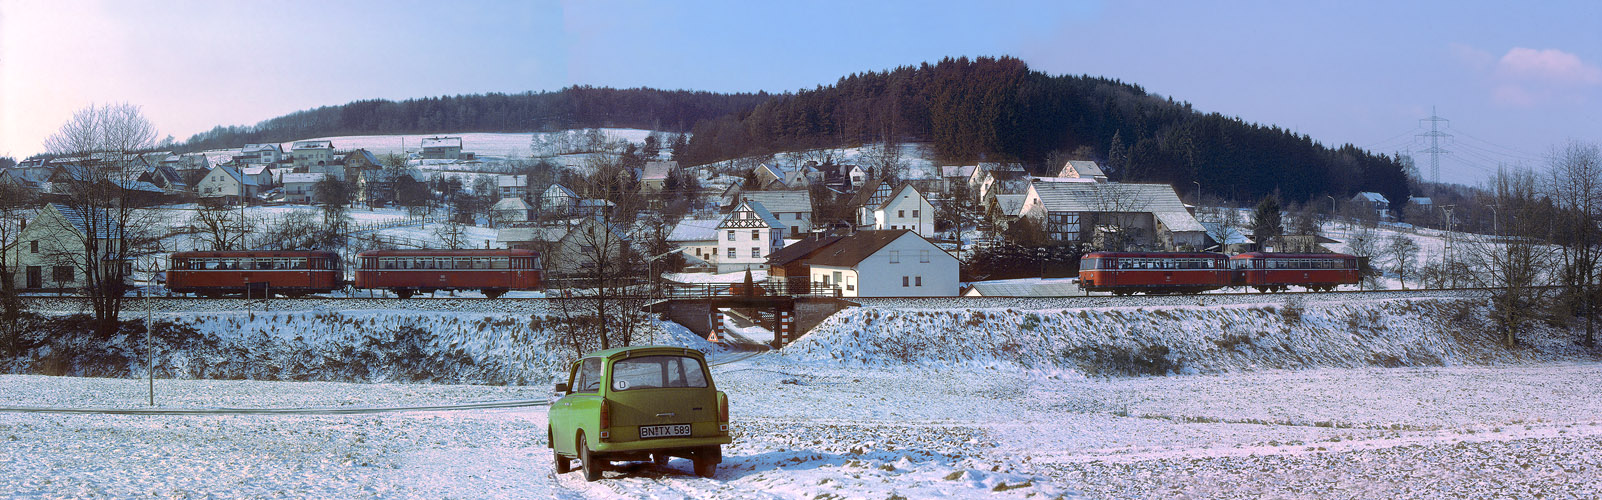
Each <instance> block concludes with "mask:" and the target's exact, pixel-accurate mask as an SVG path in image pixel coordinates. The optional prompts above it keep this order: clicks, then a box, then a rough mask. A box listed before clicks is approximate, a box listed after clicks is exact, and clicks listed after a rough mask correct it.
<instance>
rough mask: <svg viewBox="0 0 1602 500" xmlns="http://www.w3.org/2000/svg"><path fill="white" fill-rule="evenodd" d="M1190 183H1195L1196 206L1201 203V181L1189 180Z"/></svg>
mask: <svg viewBox="0 0 1602 500" xmlns="http://www.w3.org/2000/svg"><path fill="white" fill-rule="evenodd" d="M1190 183H1191V184H1195V185H1196V206H1198V207H1199V206H1201V204H1202V199H1201V197H1202V193H1201V181H1190Z"/></svg>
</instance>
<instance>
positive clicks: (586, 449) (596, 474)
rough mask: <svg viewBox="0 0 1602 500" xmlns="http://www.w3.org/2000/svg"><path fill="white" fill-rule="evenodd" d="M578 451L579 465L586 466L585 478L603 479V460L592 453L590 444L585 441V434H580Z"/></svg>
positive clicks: (590, 479) (589, 479) (592, 479)
mask: <svg viewBox="0 0 1602 500" xmlns="http://www.w3.org/2000/svg"><path fill="white" fill-rule="evenodd" d="M578 452H579V467H583V468H584V480H585V481H599V480H600V479H601V461H600V460H597V459H596V458H595V456H594V455H591V454H590V445H588V444H585V443H584V435H583V434H579V439H578Z"/></svg>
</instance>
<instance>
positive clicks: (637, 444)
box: [590, 435, 734, 453]
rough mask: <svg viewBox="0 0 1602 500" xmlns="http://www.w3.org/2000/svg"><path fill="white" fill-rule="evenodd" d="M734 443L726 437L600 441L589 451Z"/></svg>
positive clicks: (653, 448)
mask: <svg viewBox="0 0 1602 500" xmlns="http://www.w3.org/2000/svg"><path fill="white" fill-rule="evenodd" d="M732 442H734V439H733V438H731V437H729V436H728V435H722V436H706V437H683V438H658V439H642V440H635V441H624V442H612V441H602V442H601V443H600V444H597V445H595V449H593V450H590V451H594V452H597V453H616V452H626V451H648V450H668V449H675V448H698V447H702V446H715V445H724V444H729V443H732Z"/></svg>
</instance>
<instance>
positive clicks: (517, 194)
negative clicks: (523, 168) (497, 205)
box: [495, 175, 528, 200]
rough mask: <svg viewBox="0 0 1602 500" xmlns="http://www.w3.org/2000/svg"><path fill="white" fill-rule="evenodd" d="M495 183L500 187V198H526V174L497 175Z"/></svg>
mask: <svg viewBox="0 0 1602 500" xmlns="http://www.w3.org/2000/svg"><path fill="white" fill-rule="evenodd" d="M495 185H496V187H498V188H500V196H501V199H503V200H504V199H506V198H527V197H528V176H526V175H497V176H495Z"/></svg>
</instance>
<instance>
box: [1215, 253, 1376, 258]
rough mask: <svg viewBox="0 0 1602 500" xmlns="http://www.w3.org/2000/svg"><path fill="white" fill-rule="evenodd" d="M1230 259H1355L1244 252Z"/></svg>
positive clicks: (1316, 254) (1337, 255)
mask: <svg viewBox="0 0 1602 500" xmlns="http://www.w3.org/2000/svg"><path fill="white" fill-rule="evenodd" d="M1230 258H1231V259H1355V258H1357V256H1355V255H1347V254H1344V253H1278V252H1246V253H1241V254H1236V255H1235V256H1234V257H1230Z"/></svg>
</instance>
